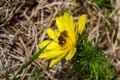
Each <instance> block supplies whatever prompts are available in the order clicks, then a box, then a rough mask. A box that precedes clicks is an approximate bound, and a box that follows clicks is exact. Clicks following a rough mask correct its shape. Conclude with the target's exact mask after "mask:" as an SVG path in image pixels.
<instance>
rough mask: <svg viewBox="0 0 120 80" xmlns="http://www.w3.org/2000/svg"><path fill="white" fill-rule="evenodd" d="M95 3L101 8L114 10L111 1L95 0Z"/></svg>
mask: <svg viewBox="0 0 120 80" xmlns="http://www.w3.org/2000/svg"><path fill="white" fill-rule="evenodd" d="M93 3H96V4H97V5H98V6H99V7H101V8H103V7H107V8H112V6H111V1H110V0H93Z"/></svg>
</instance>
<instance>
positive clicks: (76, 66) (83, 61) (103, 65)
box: [72, 33, 114, 80]
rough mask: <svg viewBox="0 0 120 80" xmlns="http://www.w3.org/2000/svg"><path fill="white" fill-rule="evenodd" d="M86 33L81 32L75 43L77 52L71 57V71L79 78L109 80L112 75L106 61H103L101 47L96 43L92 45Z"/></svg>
mask: <svg viewBox="0 0 120 80" xmlns="http://www.w3.org/2000/svg"><path fill="white" fill-rule="evenodd" d="M87 35H88V34H85V33H84V34H83V35H82V36H81V40H80V42H79V44H78V45H77V52H76V54H75V56H74V57H73V59H72V64H73V71H74V72H76V73H77V74H78V75H79V77H80V76H82V77H80V80H111V79H112V77H113V76H114V73H113V71H112V70H111V69H110V65H109V63H108V62H105V57H104V55H103V51H102V49H100V48H99V47H98V43H95V44H94V45H92V44H91V43H90V42H89V41H88V40H87Z"/></svg>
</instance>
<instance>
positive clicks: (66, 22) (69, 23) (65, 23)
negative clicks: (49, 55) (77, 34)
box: [56, 13, 74, 33]
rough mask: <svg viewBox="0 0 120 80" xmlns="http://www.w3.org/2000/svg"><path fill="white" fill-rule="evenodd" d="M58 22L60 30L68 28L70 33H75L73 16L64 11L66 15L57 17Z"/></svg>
mask: <svg viewBox="0 0 120 80" xmlns="http://www.w3.org/2000/svg"><path fill="white" fill-rule="evenodd" d="M56 24H57V27H58V29H59V30H60V32H62V31H64V30H66V31H68V32H69V33H74V23H73V17H72V16H69V15H68V14H67V13H64V16H61V17H58V18H56Z"/></svg>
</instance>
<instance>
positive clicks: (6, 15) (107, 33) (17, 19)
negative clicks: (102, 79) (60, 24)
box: [0, 0, 120, 80]
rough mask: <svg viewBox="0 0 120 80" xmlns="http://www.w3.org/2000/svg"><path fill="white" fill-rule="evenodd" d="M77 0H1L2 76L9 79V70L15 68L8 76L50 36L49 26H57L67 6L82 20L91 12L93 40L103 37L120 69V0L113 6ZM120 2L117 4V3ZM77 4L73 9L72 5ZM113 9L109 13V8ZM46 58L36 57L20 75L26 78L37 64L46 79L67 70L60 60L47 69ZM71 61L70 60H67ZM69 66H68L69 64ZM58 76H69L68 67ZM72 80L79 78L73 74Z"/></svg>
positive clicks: (62, 78) (107, 52)
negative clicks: (83, 16) (119, 40)
mask: <svg viewBox="0 0 120 80" xmlns="http://www.w3.org/2000/svg"><path fill="white" fill-rule="evenodd" d="M75 2H76V0H29V1H28V0H0V80H7V77H5V76H6V75H5V74H6V71H7V70H8V69H9V70H10V71H11V72H10V74H9V75H7V76H8V77H12V76H13V74H14V73H16V72H17V70H18V69H19V68H20V66H21V65H22V64H23V63H25V61H26V60H28V59H29V58H30V57H31V56H32V55H33V54H34V53H35V52H36V51H38V50H39V47H38V46H39V44H40V43H41V42H42V41H43V40H44V39H46V38H48V37H47V35H46V32H45V29H46V28H48V27H52V28H54V29H56V25H55V18H56V16H59V15H61V14H62V13H63V12H64V11H65V10H68V11H69V13H70V14H72V15H74V19H75V20H78V18H79V16H80V15H81V14H83V13H85V14H87V15H88V17H87V25H86V31H90V34H89V38H88V39H89V40H90V41H91V42H92V43H95V42H96V41H97V40H98V41H99V46H100V47H101V48H102V49H103V50H104V52H105V55H106V57H108V58H112V61H111V64H112V65H113V67H114V69H115V71H116V72H117V73H120V46H119V44H118V40H117V39H120V17H119V15H118V14H120V6H119V5H120V2H119V0H116V2H114V3H113V4H114V6H113V8H111V9H109V8H105V9H103V8H100V7H99V6H98V5H97V4H93V3H92V1H91V0H86V1H82V2H83V4H80V5H79V6H78V5H77V4H76V3H75ZM115 4H116V5H115ZM73 6H74V7H75V8H73V9H72V7H73ZM108 11H109V13H108V14H107V12H108ZM47 65H48V64H47V62H46V61H45V60H41V59H37V60H35V61H34V62H33V63H32V64H31V65H30V66H29V67H27V69H25V70H24V71H23V72H22V73H21V74H20V75H19V77H21V76H22V78H23V79H24V80H25V77H27V76H28V75H29V74H30V71H31V69H33V68H34V67H36V68H39V67H41V68H42V69H43V72H44V73H45V74H46V80H48V79H51V80H55V76H54V75H55V74H57V73H56V72H57V71H61V70H63V67H61V66H60V64H58V65H55V66H54V67H53V69H50V70H47V68H46V66H47ZM66 65H67V63H66ZM65 68H67V66H65ZM61 73H62V74H60V75H59V76H57V78H56V79H58V80H66V79H67V77H69V76H67V75H66V77H65V76H64V75H65V72H64V70H63V71H62V72H61ZM71 80H77V76H72V78H71Z"/></svg>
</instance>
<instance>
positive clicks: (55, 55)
mask: <svg viewBox="0 0 120 80" xmlns="http://www.w3.org/2000/svg"><path fill="white" fill-rule="evenodd" d="M85 23H86V15H82V16H81V17H80V18H79V21H78V26H77V27H76V29H75V27H74V23H73V17H72V16H69V15H68V14H67V13H65V14H64V16H60V17H57V18H56V24H57V28H58V29H59V32H56V31H54V30H53V29H51V28H48V29H47V30H46V32H47V34H48V36H49V37H50V38H51V39H52V40H45V41H43V42H42V43H41V44H40V48H43V47H44V46H45V45H46V44H48V43H49V42H51V41H52V42H51V43H50V44H49V45H48V46H47V47H46V48H45V50H44V51H43V53H41V54H40V56H39V58H45V59H52V60H51V62H50V65H49V67H52V66H53V65H54V64H56V63H58V62H59V61H61V59H63V58H65V59H66V60H70V59H71V58H72V57H73V56H74V54H75V52H76V47H75V45H76V43H77V39H78V33H80V34H82V32H83V29H84V26H85Z"/></svg>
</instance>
